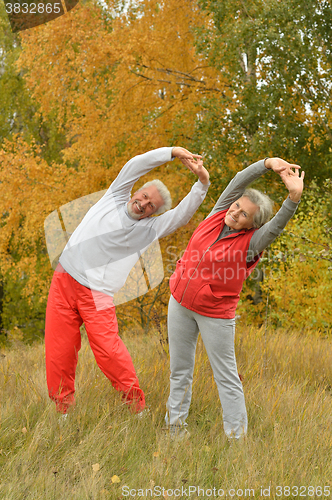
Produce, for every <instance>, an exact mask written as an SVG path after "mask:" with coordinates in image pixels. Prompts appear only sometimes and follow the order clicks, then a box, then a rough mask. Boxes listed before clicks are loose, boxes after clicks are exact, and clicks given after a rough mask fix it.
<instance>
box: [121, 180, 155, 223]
mask: <svg viewBox="0 0 332 500" xmlns="http://www.w3.org/2000/svg"><path fill="white" fill-rule="evenodd" d="M163 204H164V200H163V199H162V197H161V195H160V194H159V191H158V189H157V188H156V186H148V187H146V188H144V189H142V190H140V191H137V192H136V193H135V194H134V196H133V197H132V198H131V200H130V201H129V202H128V205H127V207H128V213H129V215H130V216H131V217H133V218H134V219H137V220H138V219H144V218H145V217H149V216H150V215H152V214H154V213H155V212H156V211H157V210H158V208H160V207H161V206H162V205H163Z"/></svg>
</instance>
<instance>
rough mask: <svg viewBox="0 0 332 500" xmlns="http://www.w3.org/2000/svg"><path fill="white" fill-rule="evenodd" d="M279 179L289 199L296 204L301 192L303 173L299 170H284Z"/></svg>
mask: <svg viewBox="0 0 332 500" xmlns="http://www.w3.org/2000/svg"><path fill="white" fill-rule="evenodd" d="M280 177H281V179H282V181H283V183H284V184H285V186H286V188H287V189H288V191H289V197H290V199H291V200H292V201H294V202H295V203H298V202H299V201H300V198H301V194H302V191H303V179H304V172H303V171H302V172H301V173H300V172H299V170H295V171H293V170H292V169H289V170H284V171H282V172H281V174H280Z"/></svg>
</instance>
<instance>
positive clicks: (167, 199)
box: [138, 179, 172, 215]
mask: <svg viewBox="0 0 332 500" xmlns="http://www.w3.org/2000/svg"><path fill="white" fill-rule="evenodd" d="M149 186H155V187H156V188H157V189H158V192H159V194H160V196H161V197H162V199H163V202H164V203H163V204H162V205H161V207H159V208H158V210H156V211H155V212H154V214H155V215H160V214H163V213H164V212H167V210H169V209H170V208H172V198H171V193H170V192H169V191H168V189H167V187H166V186H165V184H164V183H163V182H161V181H160V180H159V179H153V181H149V182H146V183H145V184H144V185H143V186H142V187H141V188H139V190H138V191H142V189H144V188H146V187H149Z"/></svg>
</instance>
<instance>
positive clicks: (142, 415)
mask: <svg viewBox="0 0 332 500" xmlns="http://www.w3.org/2000/svg"><path fill="white" fill-rule="evenodd" d="M150 414H151V411H150V408H144V410H142V411H140V412H139V413H136V414H135V416H136V417H137V418H139V419H141V420H143V419H144V418H146V417H148V416H149V415H150Z"/></svg>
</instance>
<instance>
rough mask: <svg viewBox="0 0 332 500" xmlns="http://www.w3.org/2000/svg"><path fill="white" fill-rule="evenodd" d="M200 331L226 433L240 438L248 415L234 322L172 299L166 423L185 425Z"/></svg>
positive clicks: (169, 313)
mask: <svg viewBox="0 0 332 500" xmlns="http://www.w3.org/2000/svg"><path fill="white" fill-rule="evenodd" d="M199 332H200V333H201V336H202V339H203V342H204V345H205V348H206V351H207V355H208V357H209V360H210V363H211V367H212V370H213V375H214V379H215V381H216V384H217V388H218V392H219V398H220V402H221V406H222V409H223V421H224V430H225V433H226V435H227V436H229V437H235V438H239V437H240V436H242V435H243V434H245V433H246V431H247V412H246V406H245V401H244V395H243V389H242V384H241V381H240V379H239V375H238V372H237V366H236V360H235V352H234V335H235V319H234V318H233V319H221V318H210V317H207V316H202V315H201V314H198V313H195V312H193V311H190V310H189V309H186V308H185V307H183V306H181V305H180V304H179V303H178V302H177V301H176V300H175V299H174V298H173V297H172V296H171V298H170V301H169V306H168V339H169V352H170V365H171V378H170V395H169V398H168V401H167V405H166V407H167V413H166V417H165V420H166V424H167V425H186V423H185V422H186V418H187V416H188V412H189V406H190V401H191V392H192V382H193V372H194V364H195V351H196V344H197V339H198V333H199Z"/></svg>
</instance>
